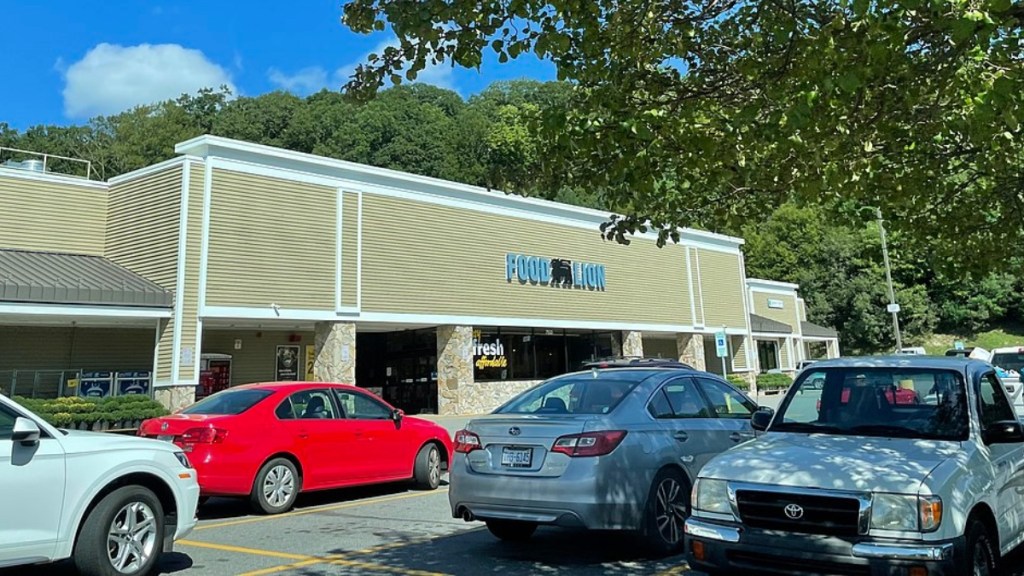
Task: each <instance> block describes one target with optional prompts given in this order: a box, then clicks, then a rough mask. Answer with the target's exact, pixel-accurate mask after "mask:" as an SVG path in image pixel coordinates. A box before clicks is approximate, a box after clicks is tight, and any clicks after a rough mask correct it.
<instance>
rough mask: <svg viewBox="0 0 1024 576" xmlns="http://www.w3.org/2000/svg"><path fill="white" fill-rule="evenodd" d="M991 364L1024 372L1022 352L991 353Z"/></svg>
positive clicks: (1023, 354)
mask: <svg viewBox="0 0 1024 576" xmlns="http://www.w3.org/2000/svg"><path fill="white" fill-rule="evenodd" d="M992 365H993V366H999V367H1000V368H1002V369H1003V370H1013V371H1014V372H1024V352H996V353H995V354H993V355H992Z"/></svg>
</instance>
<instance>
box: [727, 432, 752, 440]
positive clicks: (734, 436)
mask: <svg viewBox="0 0 1024 576" xmlns="http://www.w3.org/2000/svg"><path fill="white" fill-rule="evenodd" d="M751 438H753V435H752V434H741V433H739V432H733V433H732V434H730V435H729V440H732V441H733V442H742V441H744V440H750V439H751Z"/></svg>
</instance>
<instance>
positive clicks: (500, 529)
mask: <svg viewBox="0 0 1024 576" xmlns="http://www.w3.org/2000/svg"><path fill="white" fill-rule="evenodd" d="M487 529H488V530H490V531H491V534H493V535H494V536H495V537H496V538H498V539H500V540H507V541H509V542H525V541H526V540H529V539H530V536H533V533H534V532H536V531H537V523H536V522H521V521H519V520H488V521H487Z"/></svg>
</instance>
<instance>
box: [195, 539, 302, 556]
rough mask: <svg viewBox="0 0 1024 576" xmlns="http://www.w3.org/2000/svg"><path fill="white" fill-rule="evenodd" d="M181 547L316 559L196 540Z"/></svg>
mask: <svg viewBox="0 0 1024 576" xmlns="http://www.w3.org/2000/svg"><path fill="white" fill-rule="evenodd" d="M177 544H179V545H181V546H192V547H194V548H209V549H210V550H220V551H221V552H235V553H238V554H252V555H253V556H266V557H268V558H284V559H285V560H311V559H313V558H314V557H313V556H309V555H307V554H292V553H290V552H275V551H274V550H263V549H260V548H245V547H243V546H231V545H230V544H214V543H213V542H196V541H195V540H178V542H177Z"/></svg>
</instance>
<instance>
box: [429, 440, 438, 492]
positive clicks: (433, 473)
mask: <svg viewBox="0 0 1024 576" xmlns="http://www.w3.org/2000/svg"><path fill="white" fill-rule="evenodd" d="M427 471H428V473H429V474H430V485H431V486H436V485H438V484H440V483H441V454H440V453H438V451H437V448H434V449H433V450H431V451H430V454H428V455H427Z"/></svg>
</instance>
